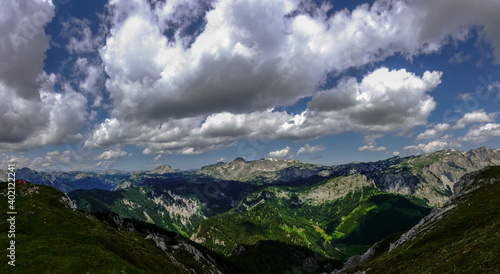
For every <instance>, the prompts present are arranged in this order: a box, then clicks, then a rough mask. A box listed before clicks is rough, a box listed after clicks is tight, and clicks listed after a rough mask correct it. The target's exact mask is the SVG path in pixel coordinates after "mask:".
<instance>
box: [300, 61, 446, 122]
mask: <svg viewBox="0 0 500 274" xmlns="http://www.w3.org/2000/svg"><path fill="white" fill-rule="evenodd" d="M441 76H442V73H441V72H437V71H434V72H429V71H426V72H425V73H424V75H423V76H422V77H419V76H417V75H415V74H413V73H410V72H407V71H406V70H405V69H400V70H389V69H387V68H379V69H377V70H375V71H373V72H372V73H370V74H368V75H367V76H365V77H364V78H363V80H362V81H361V82H360V83H358V82H357V81H356V80H355V79H354V78H348V79H347V80H344V81H341V82H340V84H339V85H338V86H337V87H336V88H333V89H330V90H325V91H321V92H319V93H317V94H316V95H314V96H313V98H312V100H311V102H310V103H309V104H308V107H309V109H311V110H313V111H320V112H324V113H329V114H333V115H334V116H338V117H342V118H343V119H344V120H348V121H349V124H351V125H352V126H353V127H355V128H357V129H359V130H366V131H379V132H387V131H394V130H398V129H402V128H404V127H407V128H412V127H414V126H417V125H424V124H426V123H427V117H428V116H429V114H430V113H431V112H432V111H433V110H434V108H435V107H436V103H435V101H434V99H433V98H432V97H431V96H430V95H429V94H428V92H429V91H431V90H433V89H434V88H436V87H437V86H438V85H439V84H440V83H441ZM341 97H342V98H343V99H340V98H341ZM347 98H349V99H347Z"/></svg>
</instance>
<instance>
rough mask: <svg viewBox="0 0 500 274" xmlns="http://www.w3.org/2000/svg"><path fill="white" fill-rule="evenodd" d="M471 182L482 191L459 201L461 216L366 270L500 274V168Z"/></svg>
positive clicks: (440, 223) (438, 225)
mask: <svg viewBox="0 0 500 274" xmlns="http://www.w3.org/2000/svg"><path fill="white" fill-rule="evenodd" d="M471 179H472V180H475V182H474V184H476V185H477V184H480V185H481V187H480V188H479V189H477V190H475V191H473V192H471V193H469V194H466V195H465V196H462V197H460V198H459V199H458V200H456V201H455V203H457V204H459V206H458V207H457V209H456V211H454V212H453V213H452V214H450V215H449V216H448V217H447V218H444V219H441V220H440V221H438V222H437V223H435V226H434V227H433V228H432V229H431V230H429V231H428V232H427V233H425V234H424V235H420V236H419V237H418V238H417V239H416V240H413V241H411V242H407V243H405V244H403V245H402V246H400V247H398V248H397V249H395V250H394V251H392V252H390V253H387V252H381V254H380V255H379V256H378V257H377V258H375V259H373V260H372V261H370V262H369V263H367V264H365V265H363V266H362V268H364V269H368V268H369V269H370V271H368V273H500V257H499V254H500V195H499V194H500V182H499V180H500V167H490V168H487V169H485V170H484V171H482V172H480V173H478V174H476V175H475V176H474V177H473V178H471ZM491 180H496V183H494V184H492V183H490V181H491ZM392 240H394V238H393V239H392ZM385 242H386V245H387V242H388V241H385ZM350 271H352V272H355V271H356V269H352V270H350Z"/></svg>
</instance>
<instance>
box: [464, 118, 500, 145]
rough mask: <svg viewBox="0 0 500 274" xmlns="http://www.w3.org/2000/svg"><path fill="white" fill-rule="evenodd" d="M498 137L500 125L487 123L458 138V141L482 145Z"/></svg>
mask: <svg viewBox="0 0 500 274" xmlns="http://www.w3.org/2000/svg"><path fill="white" fill-rule="evenodd" d="M498 136H500V124H495V123H488V124H485V125H482V126H480V127H476V128H471V129H470V130H469V132H467V133H466V134H465V136H463V137H460V138H458V140H460V141H463V142H471V143H475V144H477V143H484V142H486V141H488V140H490V139H491V138H493V137H498Z"/></svg>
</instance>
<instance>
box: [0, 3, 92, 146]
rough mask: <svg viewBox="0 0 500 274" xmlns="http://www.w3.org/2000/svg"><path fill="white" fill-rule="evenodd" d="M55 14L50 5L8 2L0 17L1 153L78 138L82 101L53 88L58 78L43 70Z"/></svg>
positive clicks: (79, 96)
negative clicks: (49, 30)
mask: <svg viewBox="0 0 500 274" xmlns="http://www.w3.org/2000/svg"><path fill="white" fill-rule="evenodd" d="M53 16H54V5H53V4H52V3H51V2H50V1H43V0H38V1H36V0H32V1H23V2H19V3H17V2H9V3H6V4H5V5H3V6H2V10H1V11H0V18H2V19H1V20H2V24H1V27H0V45H2V50H1V51H0V58H1V59H2V62H1V64H0V98H1V101H2V105H3V107H2V109H1V110H0V116H1V117H2V123H1V124H0V131H2V132H3V134H2V136H0V149H5V150H27V149H30V148H34V147H41V146H44V145H48V144H51V145H60V144H62V143H63V142H65V141H75V140H78V139H80V138H82V136H81V134H80V133H79V132H80V130H81V126H82V125H83V123H84V122H85V115H86V104H87V99H86V98H85V96H83V95H82V94H80V93H78V92H76V91H74V90H73V89H72V88H71V86H69V85H65V84H64V83H59V84H61V86H62V88H61V90H60V91H55V89H54V85H55V84H56V82H58V81H59V79H58V76H56V75H54V74H47V73H45V72H44V71H43V66H44V63H43V60H44V58H45V51H46V50H47V49H48V48H49V38H48V37H47V35H46V34H45V30H44V28H45V25H46V24H48V23H49V22H50V21H51V20H52V18H53Z"/></svg>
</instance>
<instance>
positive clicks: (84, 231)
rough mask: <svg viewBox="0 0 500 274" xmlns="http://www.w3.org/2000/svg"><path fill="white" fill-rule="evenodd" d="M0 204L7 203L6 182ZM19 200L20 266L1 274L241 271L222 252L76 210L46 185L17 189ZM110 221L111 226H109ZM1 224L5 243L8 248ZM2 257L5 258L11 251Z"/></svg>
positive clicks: (4, 266) (115, 218) (116, 218)
mask: <svg viewBox="0 0 500 274" xmlns="http://www.w3.org/2000/svg"><path fill="white" fill-rule="evenodd" d="M0 187H1V190H0V191H1V194H0V203H2V204H4V205H7V196H6V193H7V184H6V183H1V184H0ZM16 192H17V196H16V199H15V210H16V211H17V212H18V214H17V215H16V217H15V220H16V222H15V225H16V228H15V231H16V232H15V238H12V239H13V240H15V248H16V254H15V256H16V257H15V267H12V266H11V265H8V264H7V263H6V262H5V261H4V262H5V263H3V264H2V265H1V266H0V272H2V273H11V272H13V271H14V272H16V273H87V272H90V273H121V272H125V273H141V272H149V273H193V272H194V273H220V272H226V271H227V272H231V271H237V268H234V267H232V266H231V264H229V263H227V262H224V260H220V258H222V257H218V256H217V254H215V253H212V252H210V251H208V250H206V249H205V248H203V247H201V246H199V245H197V244H196V243H193V242H191V241H189V240H187V239H185V238H183V237H181V236H179V235H178V234H175V233H171V232H167V231H165V230H162V229H159V228H156V227H153V226H148V225H147V224H143V223H139V222H136V221H133V220H124V219H121V218H120V217H119V216H118V215H109V216H107V215H101V216H100V217H99V216H97V217H96V216H95V215H89V214H86V213H83V212H80V211H77V210H75V209H74V208H72V204H71V202H70V200H69V199H68V198H67V197H66V196H65V195H64V194H63V193H61V192H59V191H57V190H55V189H53V188H51V187H48V186H43V185H32V184H29V183H26V184H25V185H22V186H21V185H18V186H17V187H16ZM102 220H104V221H106V222H107V223H109V224H113V226H112V225H106V224H105V223H103V222H102ZM8 225H9V224H8V223H7V222H5V221H3V222H1V225H0V229H1V231H2V234H3V235H2V238H1V239H2V240H1V245H2V246H4V247H7V246H8V243H9V242H8V240H9V239H8V238H7V235H6V232H7V231H9V227H8ZM0 255H1V256H2V257H3V258H4V259H5V258H6V256H7V255H8V254H7V250H6V249H5V248H2V251H1V252H0Z"/></svg>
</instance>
